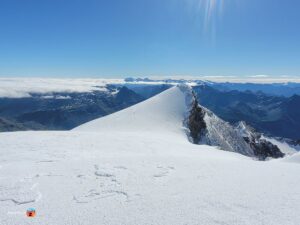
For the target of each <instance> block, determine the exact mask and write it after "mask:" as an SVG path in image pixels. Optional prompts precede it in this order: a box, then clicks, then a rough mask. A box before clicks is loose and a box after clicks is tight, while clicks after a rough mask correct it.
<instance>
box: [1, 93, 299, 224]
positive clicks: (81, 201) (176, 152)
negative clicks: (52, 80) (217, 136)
mask: <svg viewBox="0 0 300 225" xmlns="http://www.w3.org/2000/svg"><path fill="white" fill-rule="evenodd" d="M185 113H186V102H185V96H184V94H183V93H182V92H181V91H180V90H179V89H178V88H177V87H176V88H171V89H169V90H167V91H165V92H164V93H162V94H160V95H158V96H156V97H154V98H152V99H149V100H147V101H145V102H142V103H140V104H138V105H135V106H133V107H131V108H129V109H126V110H123V111H121V112H118V113H115V114H112V115H110V116H107V117H104V118H102V119H98V120H95V121H92V122H90V123H88V124H85V125H83V126H80V127H78V128H77V129H74V130H72V131H64V132H50V131H47V132H15V133H1V134H0V224H1V225H20V224H21V225H22V224H39V225H40V224H43V225H50V224H51V225H53V224H55V225H69V224H70V225H96V224H107V225H154V224H155V225H174V224H175V225H177V224H178V225H184V224H188V225H199V224H205V225H217V224H218V225H220V224H223V225H226V224H230V225H253V224H255V225H263V224H265V225H273V224H276V225H277V224H278V225H282V224H284V225H298V224H300V214H299V210H300V177H299V171H300V170H299V169H300V165H299V164H298V163H290V162H285V161H283V160H281V161H280V160H271V161H268V162H260V161H254V160H252V159H251V158H249V157H246V156H242V155H240V154H237V153H232V152H226V151H221V150H218V149H217V148H214V147H209V146H205V145H194V144H192V143H190V142H189V141H188V140H187V137H186V134H185V129H184V128H183V126H182V124H183V119H184V115H185ZM28 208H35V209H36V213H37V216H36V217H35V218H27V217H26V215H25V213H26V210H27V209H28Z"/></svg>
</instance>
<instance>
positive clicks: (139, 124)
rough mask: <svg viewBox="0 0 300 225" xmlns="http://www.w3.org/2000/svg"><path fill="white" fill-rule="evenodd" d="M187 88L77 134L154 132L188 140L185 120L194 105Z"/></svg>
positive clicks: (87, 126) (86, 126) (171, 91)
mask: <svg viewBox="0 0 300 225" xmlns="http://www.w3.org/2000/svg"><path fill="white" fill-rule="evenodd" d="M188 93H189V89H188V88H187V87H173V88H170V89H168V90H167V91H164V92H163V93H161V94H159V95H157V96H155V97H153V98H150V99H148V100H146V101H144V102H142V103H140V104H137V105H135V106H132V107H130V108H127V109H124V110H122V111H120V112H117V113H114V114H111V115H108V116H106V117H102V118H100V119H96V120H93V121H91V122H89V123H86V124H83V125H81V126H79V127H77V128H75V129H74V131H92V132H107V131H108V130H114V131H116V132H133V133H139V132H147V133H149V135H152V134H155V132H163V133H168V134H170V135H176V136H178V137H179V136H180V137H181V138H185V139H186V136H185V131H184V127H183V120H184V117H185V116H186V114H187V112H188V106H187V105H188V104H189V102H190V101H191V100H190V99H189V98H190V96H189V95H188Z"/></svg>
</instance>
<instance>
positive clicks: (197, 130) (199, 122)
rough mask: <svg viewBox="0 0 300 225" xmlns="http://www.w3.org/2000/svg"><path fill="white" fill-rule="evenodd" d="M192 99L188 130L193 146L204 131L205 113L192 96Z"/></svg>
mask: <svg viewBox="0 0 300 225" xmlns="http://www.w3.org/2000/svg"><path fill="white" fill-rule="evenodd" d="M193 97H194V102H193V103H192V109H191V111H190V115H189V118H188V128H189V130H190V136H191V137H192V139H193V142H194V144H198V143H199V142H200V139H201V136H203V135H204V132H205V130H206V123H205V121H204V116H205V111H204V110H203V109H202V108H201V107H200V106H199V104H198V101H197V99H196V97H195V95H194V94H193Z"/></svg>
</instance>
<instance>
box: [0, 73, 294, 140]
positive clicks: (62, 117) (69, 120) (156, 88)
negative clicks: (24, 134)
mask: <svg viewBox="0 0 300 225" xmlns="http://www.w3.org/2000/svg"><path fill="white" fill-rule="evenodd" d="M126 81H127V83H125V84H115V85H112V84H108V85H106V87H105V91H92V92H83V93H69V92H68V93H67V92H56V93H43V94H41V93H31V94H30V96H31V97H23V98H0V131H18V130H69V129H72V128H74V127H76V126H78V125H80V124H83V123H86V122H88V121H90V120H93V119H95V118H99V117H103V116H106V115H108V114H111V113H114V112H116V111H119V110H122V109H124V108H127V107H129V106H132V105H134V104H136V103H139V102H141V101H143V100H145V99H148V98H150V97H152V96H154V95H156V94H158V93H161V92H162V91H164V90H166V89H168V88H170V87H172V86H173V85H174V83H175V82H177V83H186V82H187V83H190V84H191V83H193V84H192V85H193V90H194V92H195V93H196V95H197V98H198V100H199V103H200V104H201V105H202V106H204V107H206V108H207V109H209V110H210V111H212V112H213V113H215V114H216V115H217V116H218V117H220V118H221V119H222V120H224V121H227V122H229V123H231V124H232V125H236V124H237V123H239V122H240V121H245V122H246V123H247V124H248V125H250V126H252V127H253V128H255V129H256V130H257V131H259V132H262V133H264V134H266V135H268V136H273V137H279V138H288V139H291V140H294V141H296V142H297V143H299V139H300V107H299V106H300V95H297V94H296V93H297V90H298V89H297V88H298V86H297V85H296V84H292V83H291V84H286V85H283V84H281V85H279V84H266V85H261V84H231V83H219V84H217V83H213V82H205V81H192V80H191V81H187V80H166V81H164V82H162V83H158V82H156V81H153V80H150V79H139V80H134V79H133V78H132V79H131V78H128V79H127V80H126ZM292 87H294V89H293V90H294V92H290V94H293V95H292V96H289V97H287V96H288V95H290V94H288V93H287V92H284V91H282V90H292V89H291V88H292ZM248 88H250V89H252V90H248ZM274 88H275V89H276V88H277V90H281V91H278V93H277V95H275V94H270V90H275V89H274ZM232 89H239V90H232ZM244 89H247V90H244ZM264 90H266V92H268V94H267V93H265V92H264ZM284 93H285V94H284ZM284 95H286V96H284Z"/></svg>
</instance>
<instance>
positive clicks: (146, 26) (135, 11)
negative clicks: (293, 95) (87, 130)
mask: <svg viewBox="0 0 300 225" xmlns="http://www.w3.org/2000/svg"><path fill="white" fill-rule="evenodd" d="M221 4H222V0H1V2H0V75H1V76H77V77H84V76H87V77H88V76H99V77H100V76H101V77H104V76H105V77H121V76H150V75H168V76H169V75H191V76H195V75H255V74H269V75H300V13H299V12H300V1H298V0H223V7H222V6H221ZM199 5H200V7H199ZM221 8H222V9H221Z"/></svg>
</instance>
